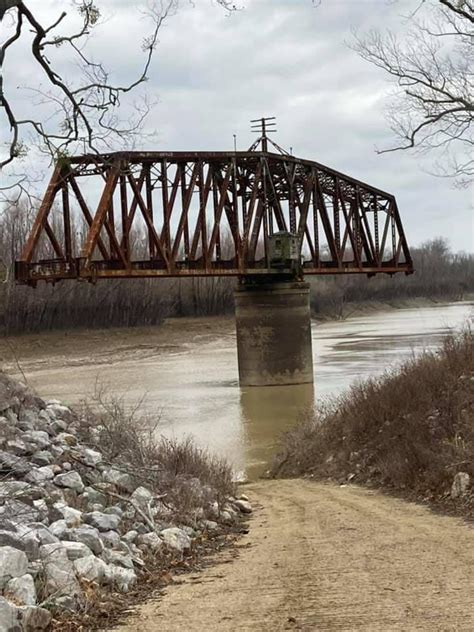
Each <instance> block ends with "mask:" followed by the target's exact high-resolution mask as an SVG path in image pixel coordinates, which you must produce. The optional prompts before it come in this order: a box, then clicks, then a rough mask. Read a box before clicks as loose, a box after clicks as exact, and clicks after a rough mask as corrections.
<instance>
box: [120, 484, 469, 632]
mask: <svg viewBox="0 0 474 632" xmlns="http://www.w3.org/2000/svg"><path fill="white" fill-rule="evenodd" d="M247 490H248V494H249V496H250V497H251V500H252V501H253V502H254V504H255V503H256V504H257V505H258V506H259V507H258V509H257V511H256V512H255V517H254V518H253V520H252V522H251V525H250V534H249V535H248V536H245V537H244V539H243V542H242V544H243V547H242V550H241V553H240V555H239V556H238V558H237V559H236V560H235V561H234V562H232V563H229V564H225V565H217V566H214V567H213V568H210V569H208V570H206V571H205V572H204V573H202V574H201V575H193V576H189V577H188V578H185V579H184V582H183V584H182V585H180V586H178V587H174V586H171V587H169V588H168V589H167V593H166V595H165V596H164V597H163V598H160V599H157V600H154V601H150V602H148V603H146V604H144V605H143V606H142V607H140V608H139V609H138V612H137V615H136V617H133V618H131V619H130V620H129V622H128V623H126V624H125V625H123V626H122V627H120V628H118V629H119V630H120V631H121V632H132V631H134V632H135V631H140V632H145V631H146V632H155V631H156V632H162V631H164V630H166V632H173V631H178V630H179V631H188V630H189V631H192V632H208V631H213V630H218V631H219V632H221V631H222V632H225V631H227V630H235V631H239V632H244V631H246V630H258V631H259V632H267V631H268V632H276V631H277V630H317V631H321V630H363V631H364V632H367V631H374V632H387V631H390V630H403V631H404V632H408V631H411V630H426V631H427V632H434V631H441V630H442V631H443V632H447V631H461V630H462V631H464V630H465V631H466V632H467V631H469V632H472V630H474V530H473V529H472V528H470V527H468V526H466V525H464V524H463V523H461V522H460V521H458V520H456V519H453V518H447V517H440V516H436V515H434V514H432V513H430V512H429V511H427V510H425V509H424V508H422V507H419V506H417V505H413V504H408V503H404V502H403V501H399V500H395V499H392V498H388V497H384V496H381V495H379V494H377V493H374V492H370V491H367V490H364V489H359V488H357V487H336V486H329V485H320V484H316V483H312V482H311V481H301V480H291V481H265V482H261V483H255V484H252V485H250V486H248V488H246V493H247ZM223 561H225V560H223Z"/></svg>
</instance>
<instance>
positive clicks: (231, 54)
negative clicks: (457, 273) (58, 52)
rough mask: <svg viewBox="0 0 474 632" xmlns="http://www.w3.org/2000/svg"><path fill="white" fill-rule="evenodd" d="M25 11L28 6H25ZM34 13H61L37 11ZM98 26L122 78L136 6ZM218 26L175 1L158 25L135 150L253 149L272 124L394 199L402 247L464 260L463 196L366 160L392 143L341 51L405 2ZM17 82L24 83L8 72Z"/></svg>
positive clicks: (364, 1)
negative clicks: (260, 120)
mask: <svg viewBox="0 0 474 632" xmlns="http://www.w3.org/2000/svg"><path fill="white" fill-rule="evenodd" d="M33 4H36V3H33ZM41 4H42V5H43V6H44V7H45V8H44V9H42V11H51V15H54V12H56V13H57V12H60V10H61V9H62V8H63V7H64V2H60V1H59V0H43V2H42V3H41ZM99 4H101V5H103V6H104V8H105V9H106V13H107V15H108V16H109V17H110V19H108V20H107V21H105V23H104V24H103V25H101V26H100V27H98V30H97V33H96V36H95V38H94V40H93V41H92V42H91V44H92V47H93V49H94V51H95V54H96V55H97V56H98V57H99V56H100V57H101V58H103V59H105V60H106V61H107V62H108V65H109V66H110V67H112V68H114V70H115V76H116V77H118V78H120V79H123V80H124V81H125V80H126V78H127V77H129V78H130V77H132V76H133V70H134V68H136V66H137V63H138V61H139V59H140V40H141V37H142V36H143V34H144V33H146V30H147V26H148V28H149V25H147V24H146V21H144V20H143V19H140V18H138V19H137V15H138V14H137V9H136V6H137V5H139V4H140V3H138V2H137V3H133V2H126V1H125V0H105V1H104V2H102V3H99ZM238 4H239V5H241V6H243V9H242V10H241V11H238V12H237V13H234V14H232V15H230V16H229V15H227V14H226V12H225V11H223V10H222V9H221V8H220V7H218V6H217V5H216V3H215V2H213V0H195V2H194V6H192V3H188V2H187V1H186V0H183V1H182V6H181V8H180V10H179V11H178V13H177V14H176V15H174V16H173V17H171V18H169V20H168V21H167V22H166V24H165V25H164V27H163V29H162V31H161V34H160V43H159V47H158V49H157V53H156V57H155V60H154V65H153V67H152V70H151V71H150V73H149V82H148V84H147V92H148V94H149V95H150V97H152V98H156V99H158V103H157V104H156V106H155V107H154V109H153V112H152V114H151V116H150V118H149V120H148V131H150V132H152V131H155V130H156V134H155V135H154V136H153V137H152V138H148V139H147V140H145V141H144V143H143V145H144V146H145V147H146V148H154V149H156V150H186V149H187V150H206V149H207V150H227V149H231V148H232V147H233V134H237V145H238V149H246V148H248V147H249V146H250V144H251V143H252V142H253V140H254V138H253V137H252V134H251V133H250V124H249V120H250V119H253V118H257V117H260V116H276V117H277V123H278V134H277V135H275V136H274V138H275V140H276V141H277V142H278V143H279V144H280V145H282V146H284V147H285V148H287V149H289V148H290V147H292V148H293V153H294V154H295V155H297V156H301V157H303V158H307V159H314V160H317V161H318V162H321V163H323V164H327V165H328V166H331V167H334V168H336V169H338V170H340V171H343V172H345V173H347V174H350V175H352V176H354V177H356V178H359V179H360V180H364V181H366V182H368V183H369V184H372V185H373V186H376V187H379V188H381V189H384V190H386V191H389V192H391V193H394V194H395V195H396V197H397V200H398V205H399V209H400V212H401V215H402V219H403V221H404V223H405V228H406V234H407V237H408V240H409V242H410V243H411V244H413V245H414V244H419V243H420V242H422V241H424V240H426V239H429V238H432V237H435V236H439V235H442V236H445V237H447V238H448V239H449V241H450V243H451V245H452V247H453V248H454V249H456V250H461V249H463V250H468V251H473V250H474V236H473V219H472V217H473V209H472V190H466V189H465V190H456V189H454V188H453V187H452V183H451V182H450V181H447V180H442V179H439V178H436V177H433V176H431V175H429V174H428V173H427V172H426V170H428V169H429V168H430V166H431V165H430V162H429V161H427V160H426V158H423V162H422V159H421V158H420V157H414V156H409V155H407V154H405V153H392V154H386V155H382V156H380V155H377V154H376V153H375V147H386V146H389V145H390V143H391V141H392V137H391V133H390V130H389V128H388V125H387V123H386V121H385V119H384V108H385V106H386V103H387V94H388V92H389V90H390V89H391V88H390V85H389V84H388V83H387V79H386V76H385V75H384V73H382V72H381V71H379V70H377V69H375V68H374V67H372V66H370V65H369V64H367V63H366V62H364V61H362V60H361V59H359V57H358V56H357V54H356V53H355V52H353V51H352V50H351V49H350V48H349V46H348V43H349V42H350V41H351V37H352V35H351V29H357V30H358V31H364V30H367V29H369V28H371V27H377V28H382V29H383V28H385V27H387V26H389V27H390V28H393V29H396V30H399V29H402V30H403V28H405V26H406V25H405V20H404V18H403V15H407V14H408V13H409V12H410V9H413V8H414V7H415V6H416V5H417V4H418V2H417V0H400V1H399V2H393V0H392V1H389V0H387V1H386V0H322V4H321V6H319V7H317V8H316V7H315V6H314V5H313V3H312V2H311V0H242V1H241V2H239V3H238ZM17 73H18V76H19V77H20V76H21V83H23V85H25V84H27V83H28V82H29V81H30V80H31V81H33V80H34V77H33V75H31V67H30V66H28V64H27V63H26V62H24V61H21V62H20V61H18V58H17Z"/></svg>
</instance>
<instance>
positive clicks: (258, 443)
mask: <svg viewBox="0 0 474 632" xmlns="http://www.w3.org/2000/svg"><path fill="white" fill-rule="evenodd" d="M313 407H314V386H313V385H312V384H300V385H292V386H266V387H251V388H241V389H240V416H241V422H242V426H243V439H244V445H245V448H244V450H245V463H246V468H245V469H246V474H247V476H248V477H249V478H254V477H256V476H258V475H260V474H262V473H263V472H264V471H265V470H266V469H267V468H268V463H269V462H270V461H271V459H272V456H273V455H274V453H275V451H276V449H277V444H278V439H279V437H280V436H281V435H282V434H283V433H284V432H285V431H287V430H289V429H290V428H292V427H293V426H294V425H295V424H296V423H297V422H298V421H299V420H300V419H301V418H302V416H304V415H305V414H308V413H310V412H311V410H312V409H313Z"/></svg>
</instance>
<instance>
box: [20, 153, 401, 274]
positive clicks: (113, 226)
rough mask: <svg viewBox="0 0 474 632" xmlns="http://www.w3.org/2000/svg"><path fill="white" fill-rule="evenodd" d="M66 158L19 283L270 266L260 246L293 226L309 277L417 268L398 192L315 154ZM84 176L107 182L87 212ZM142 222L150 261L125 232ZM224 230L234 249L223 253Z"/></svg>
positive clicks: (264, 270)
mask: <svg viewBox="0 0 474 632" xmlns="http://www.w3.org/2000/svg"><path fill="white" fill-rule="evenodd" d="M71 165H72V166H70V167H67V169H65V168H64V167H63V168H62V169H61V168H59V167H56V169H55V171H54V173H53V177H52V179H51V182H50V184H49V186H48V189H47V191H46V194H45V197H44V200H43V203H42V205H41V207H40V210H39V212H38V216H37V217H36V220H35V222H34V224H33V227H32V231H31V234H30V236H29V238H28V241H27V245H26V247H25V249H24V251H23V253H22V256H21V259H20V264H21V265H20V264H19V265H18V266H17V279H18V281H20V282H26V283H28V282H31V283H33V282H34V283H36V282H37V281H38V280H54V281H55V280H58V279H61V278H88V279H97V278H107V277H108V278H135V277H158V276H161V277H163V276H196V275H200V276H219V275H220V276H229V275H233V276H241V275H242V276H247V275H261V274H273V273H274V270H272V269H271V268H270V267H269V263H268V261H266V254H267V248H266V245H267V243H268V239H269V236H270V235H271V234H272V233H273V231H274V230H287V229H288V228H291V230H292V232H295V233H296V234H297V236H298V237H299V244H300V247H301V250H302V252H303V247H304V252H309V259H308V257H306V259H305V261H304V262H303V273H304V274H321V275H326V274H353V273H359V274H369V275H373V274H380V273H388V274H395V273H397V272H402V273H407V274H409V273H411V272H412V271H413V266H412V261H411V256H410V251H409V247H408V244H407V241H406V237H405V234H404V230H403V225H402V221H401V218H400V215H399V212H398V208H397V205H396V201H395V198H394V197H393V196H392V195H390V194H387V193H384V192H383V191H381V190H379V189H376V188H372V187H370V186H369V185H367V184H365V183H360V182H359V181H357V180H354V179H353V178H350V177H348V176H345V175H344V174H340V173H338V172H335V171H334V170H331V169H328V168H326V167H323V166H322V165H320V164H319V163H315V162H313V161H306V160H300V159H297V158H294V157H293V156H287V155H283V154H282V155H280V154H273V153H270V152H267V153H262V152H235V153H234V152H232V153H230V152H191V153H189V152H129V153H117V154H107V155H103V156H82V157H77V158H74V159H72V161H71ZM89 174H90V175H93V176H97V175H100V176H101V177H102V178H104V185H103V189H102V193H101V195H100V199H99V202H98V205H97V208H95V209H91V210H89V207H88V205H87V204H86V202H85V200H84V194H83V192H82V191H81V186H80V184H79V182H80V181H81V178H82V179H83V180H84V179H85V180H87V176H88V175H89ZM134 174H135V175H134ZM152 174H153V175H152ZM118 183H120V186H117V185H118ZM160 187H161V191H159V188H160ZM68 188H70V189H71V190H72V192H73V193H74V195H75V199H76V200H77V202H78V205H79V210H80V211H81V212H82V215H83V216H84V217H85V219H86V222H87V225H88V231H87V234H86V236H85V238H84V242H83V243H79V244H75V243H72V238H71V222H72V218H71V215H72V214H73V209H72V208H70V203H71V202H70V199H69V192H68ZM157 189H158V191H157ZM59 191H62V194H61V195H60V196H58V195H57V194H58V192H59ZM117 196H118V197H117ZM193 196H196V197H195V198H194V197H193ZM114 199H115V200H118V203H117V205H116V206H117V209H114ZM193 199H196V200H199V204H198V207H195V206H194V205H193V204H192V200H193ZM129 202H130V206H129ZM53 204H55V207H57V208H58V210H59V211H60V212H62V220H63V228H64V230H62V231H61V234H57V235H56V234H55V233H54V230H53V228H52V227H51V225H50V224H49V223H48V216H49V213H50V211H51V208H52V206H53ZM137 209H139V213H138V214H137V213H136V211H137ZM369 213H373V219H374V222H373V224H374V228H373V229H372V228H371V222H369V218H368V215H369ZM384 216H385V221H384ZM141 218H142V219H143V220H144V226H145V230H146V238H147V242H148V256H149V258H148V260H147V261H140V262H139V261H135V260H134V257H133V252H131V250H130V248H131V246H130V235H131V231H132V229H133V227H134V226H135V222H138V221H142V220H141ZM172 218H173V222H172ZM172 226H174V227H175V228H174V229H172ZM208 226H209V229H208ZM226 230H227V231H228V234H229V236H230V237H231V243H230V246H229V248H230V252H226V253H223V252H222V245H221V240H222V239H223V237H224V235H225V231H226ZM42 233H44V234H45V235H46V237H47V238H48V239H49V241H50V242H51V244H52V246H53V249H54V252H55V255H56V257H57V258H56V259H55V260H54V262H53V261H52V260H51V261H50V262H45V261H43V260H40V256H39V253H38V250H39V248H38V245H39V241H40V238H41V235H42ZM117 233H118V234H117ZM107 242H108V243H109V245H110V248H107V247H106V245H105V244H106V243H107ZM324 242H325V243H327V247H328V250H329V252H328V253H326V254H325V253H324V251H322V250H321V248H322V244H324ZM222 243H223V242H222ZM259 244H262V245H263V246H264V255H263V258H262V259H258V257H261V252H260V246H259ZM75 247H78V248H80V249H78V250H77V251H75ZM96 248H97V249H98V250H99V253H100V256H101V258H97V255H96V254H95V251H96ZM223 256H224V257H225V259H224V258H223ZM280 272H282V273H283V274H286V273H289V271H286V272H285V271H284V270H283V271H280Z"/></svg>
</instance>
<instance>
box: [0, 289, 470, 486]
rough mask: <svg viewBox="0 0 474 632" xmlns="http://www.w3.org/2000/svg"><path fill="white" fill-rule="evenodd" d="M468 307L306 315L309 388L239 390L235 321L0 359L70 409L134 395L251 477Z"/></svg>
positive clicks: (10, 342)
mask: <svg viewBox="0 0 474 632" xmlns="http://www.w3.org/2000/svg"><path fill="white" fill-rule="evenodd" d="M471 311H472V303H469V302H464V303H453V304H433V305H430V306H429V307H422V308H413V307H411V308H408V309H407V308H401V309H390V310H385V311H378V310H377V311H372V312H371V313H367V314H365V315H360V316H353V317H351V318H348V319H346V320H342V321H327V322H317V321H313V327H312V338H313V362H314V369H315V383H314V386H313V385H302V386H296V387H282V388H278V389H272V388H240V387H239V383H238V368H237V352H236V340H235V323H234V319H233V318H222V317H216V318H210V319H170V320H169V321H167V322H166V323H165V324H164V325H163V326H161V327H149V328H138V329H135V328H133V329H109V330H100V331H98V330H93V331H85V330H77V331H73V332H62V331H61V332H54V333H53V332H49V333H45V334H40V335H28V336H19V337H11V338H0V357H2V358H3V365H4V367H5V368H6V369H7V371H8V373H9V374H10V375H12V376H14V377H16V378H18V379H21V380H23V381H25V378H26V379H27V380H28V383H29V384H30V385H31V386H32V387H33V388H35V389H36V390H37V391H38V393H39V394H40V395H42V396H43V397H44V398H46V399H48V398H59V399H61V400H62V401H64V402H66V403H67V404H68V405H73V406H74V405H78V404H79V403H80V402H81V401H82V400H84V399H88V400H91V399H93V398H94V393H95V391H96V390H97V386H99V387H100V388H103V387H105V388H106V389H107V390H108V392H109V393H110V394H113V395H114V396H117V397H120V398H121V399H122V401H123V404H124V405H125V406H129V407H130V408H133V407H135V406H136V405H137V403H138V402H140V405H141V408H142V410H143V411H144V412H146V413H147V414H150V415H152V416H154V418H155V421H158V422H159V423H158V426H157V431H158V433H160V434H163V435H164V436H166V437H170V438H183V437H186V436H191V437H193V439H194V440H195V441H196V442H197V444H198V445H200V446H203V447H208V448H209V449H210V450H211V451H212V452H213V453H215V454H219V455H220V456H222V457H224V458H227V459H228V460H229V462H230V463H231V464H232V466H233V468H234V471H235V472H236V474H237V476H238V477H239V478H248V477H250V478H254V477H258V476H259V475H260V474H262V473H263V472H264V471H265V470H266V469H268V463H269V462H270V461H271V459H272V457H273V455H274V453H275V451H276V449H277V446H278V441H279V436H280V434H281V433H283V432H285V431H287V430H289V429H290V428H291V427H292V426H294V424H296V423H297V422H298V420H299V419H300V418H301V416H302V415H305V414H307V412H308V411H311V410H313V408H314V406H315V405H318V403H319V402H320V401H321V400H323V399H325V398H327V397H333V396H337V395H338V394H339V393H341V392H342V391H343V390H344V389H346V388H347V387H348V386H349V385H350V384H351V383H352V382H353V381H354V380H355V379H360V378H363V377H369V376H371V375H378V374H380V373H382V372H383V371H385V370H386V369H387V368H388V367H390V366H396V365H397V364H399V363H400V362H402V361H403V360H404V359H406V358H408V357H410V356H411V355H412V354H413V353H416V352H417V350H420V349H423V348H426V349H430V348H434V347H436V346H437V345H439V344H440V342H441V339H442V337H443V335H444V334H445V333H446V332H447V331H449V330H450V329H452V328H457V327H459V326H461V325H462V324H463V323H464V322H465V320H466V318H467V317H468V316H469V314H470V313H471ZM22 371H23V373H24V377H23V376H22Z"/></svg>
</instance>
